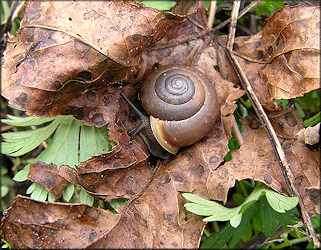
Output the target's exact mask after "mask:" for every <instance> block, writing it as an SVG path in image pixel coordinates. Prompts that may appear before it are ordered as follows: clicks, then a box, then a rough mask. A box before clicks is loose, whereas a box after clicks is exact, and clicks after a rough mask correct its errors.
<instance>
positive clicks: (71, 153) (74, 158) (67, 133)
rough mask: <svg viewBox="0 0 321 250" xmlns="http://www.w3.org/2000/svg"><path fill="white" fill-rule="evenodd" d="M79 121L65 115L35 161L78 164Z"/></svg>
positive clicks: (58, 165)
mask: <svg viewBox="0 0 321 250" xmlns="http://www.w3.org/2000/svg"><path fill="white" fill-rule="evenodd" d="M80 124H81V123H80V122H79V121H77V120H74V119H73V118H72V117H69V116H65V117H64V118H63V120H62V121H61V124H60V125H59V127H58V128H57V131H56V133H55V134H54V136H53V137H52V139H51V141H50V142H49V143H48V147H47V148H46V149H45V150H44V151H42V152H41V154H40V155H39V156H38V157H37V159H36V160H37V161H43V162H45V163H48V164H49V163H53V164H56V165H57V167H58V169H59V167H60V166H61V165H68V166H69V167H75V166H76V165H78V163H79V160H78V157H79V156H78V147H79V129H80Z"/></svg>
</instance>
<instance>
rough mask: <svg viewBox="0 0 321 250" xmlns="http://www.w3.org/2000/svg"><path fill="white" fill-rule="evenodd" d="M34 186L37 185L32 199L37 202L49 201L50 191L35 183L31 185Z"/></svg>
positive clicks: (31, 196)
mask: <svg viewBox="0 0 321 250" xmlns="http://www.w3.org/2000/svg"><path fill="white" fill-rule="evenodd" d="M33 184H35V187H34V190H33V192H32V194H31V195H30V198H31V199H33V200H37V201H45V200H47V197H48V193H49V191H47V189H46V188H45V187H44V186H42V185H40V184H38V183H35V182H34V183H32V184H31V185H33Z"/></svg>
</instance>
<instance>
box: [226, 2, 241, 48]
mask: <svg viewBox="0 0 321 250" xmlns="http://www.w3.org/2000/svg"><path fill="white" fill-rule="evenodd" d="M240 5H241V1H240V0H235V1H234V2H233V9H232V13H231V23H230V29H229V32H228V39H227V45H226V47H227V49H229V50H231V51H232V50H233V44H234V38H235V31H236V24H237V16H238V13H239V9H240Z"/></svg>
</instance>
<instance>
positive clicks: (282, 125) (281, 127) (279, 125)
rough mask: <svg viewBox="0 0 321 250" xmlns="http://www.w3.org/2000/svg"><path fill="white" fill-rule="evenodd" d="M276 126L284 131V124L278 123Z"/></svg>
mask: <svg viewBox="0 0 321 250" xmlns="http://www.w3.org/2000/svg"><path fill="white" fill-rule="evenodd" d="M277 126H278V127H279V128H280V129H281V130H282V131H283V129H284V123H283V122H279V123H278V124H277Z"/></svg>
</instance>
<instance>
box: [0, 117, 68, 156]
mask: <svg viewBox="0 0 321 250" xmlns="http://www.w3.org/2000/svg"><path fill="white" fill-rule="evenodd" d="M61 120H62V117H57V118H56V119H55V120H54V121H53V122H52V123H51V124H50V125H48V126H46V127H43V128H38V129H35V130H28V131H20V132H9V133H3V134H2V137H3V138H4V140H5V142H4V143H2V144H1V150H2V151H1V152H2V153H3V154H8V155H11V156H21V155H24V154H26V153H28V152H30V151H32V150H33V149H35V148H36V147H38V146H39V145H40V143H42V142H43V141H44V140H46V139H47V138H48V137H49V136H50V135H51V134H52V133H53V132H54V131H55V130H56V128H57V126H58V125H59V123H60V121H61Z"/></svg>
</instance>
